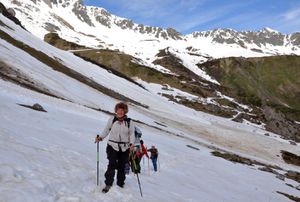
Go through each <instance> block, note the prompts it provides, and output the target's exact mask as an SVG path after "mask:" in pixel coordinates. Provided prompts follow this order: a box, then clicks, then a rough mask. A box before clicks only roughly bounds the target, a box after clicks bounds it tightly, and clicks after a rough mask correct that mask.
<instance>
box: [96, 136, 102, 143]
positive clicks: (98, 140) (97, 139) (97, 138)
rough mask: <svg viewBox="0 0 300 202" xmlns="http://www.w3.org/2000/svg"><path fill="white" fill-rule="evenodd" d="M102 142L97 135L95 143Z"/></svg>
mask: <svg viewBox="0 0 300 202" xmlns="http://www.w3.org/2000/svg"><path fill="white" fill-rule="evenodd" d="M102 140H103V138H102V137H100V135H97V136H96V138H95V143H98V142H101V141H102Z"/></svg>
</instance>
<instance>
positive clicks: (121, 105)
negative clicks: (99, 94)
mask: <svg viewBox="0 0 300 202" xmlns="http://www.w3.org/2000/svg"><path fill="white" fill-rule="evenodd" d="M118 109H123V110H124V112H125V114H127V113H128V105H127V104H126V103H125V102H119V103H118V104H116V106H115V112H117V110H118Z"/></svg>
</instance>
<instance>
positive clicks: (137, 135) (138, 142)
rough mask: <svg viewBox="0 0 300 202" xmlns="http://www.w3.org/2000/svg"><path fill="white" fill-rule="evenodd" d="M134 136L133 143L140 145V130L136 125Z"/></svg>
mask: <svg viewBox="0 0 300 202" xmlns="http://www.w3.org/2000/svg"><path fill="white" fill-rule="evenodd" d="M134 136H135V140H134V145H135V146H140V141H141V137H142V131H141V130H140V129H139V128H138V127H136V126H135V127H134Z"/></svg>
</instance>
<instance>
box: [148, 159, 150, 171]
mask: <svg viewBox="0 0 300 202" xmlns="http://www.w3.org/2000/svg"><path fill="white" fill-rule="evenodd" d="M148 174H149V175H150V164H149V158H148Z"/></svg>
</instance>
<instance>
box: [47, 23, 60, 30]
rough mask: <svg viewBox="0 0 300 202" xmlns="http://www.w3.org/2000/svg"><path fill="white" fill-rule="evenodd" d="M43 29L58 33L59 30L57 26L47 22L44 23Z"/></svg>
mask: <svg viewBox="0 0 300 202" xmlns="http://www.w3.org/2000/svg"><path fill="white" fill-rule="evenodd" d="M45 29H46V30H47V31H49V32H56V31H60V28H59V27H58V26H56V25H54V24H51V23H49V22H47V23H45Z"/></svg>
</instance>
